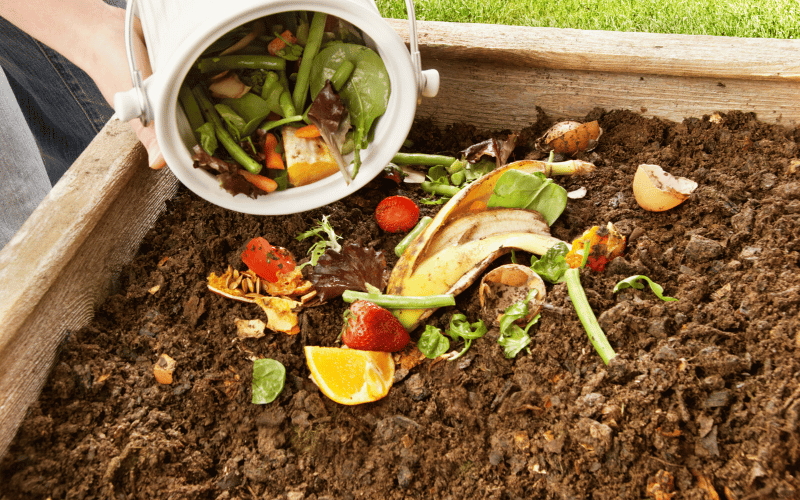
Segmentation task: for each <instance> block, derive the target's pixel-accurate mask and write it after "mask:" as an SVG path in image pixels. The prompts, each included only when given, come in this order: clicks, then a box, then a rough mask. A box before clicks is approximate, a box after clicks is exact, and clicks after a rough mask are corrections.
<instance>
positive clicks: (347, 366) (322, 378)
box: [305, 346, 394, 405]
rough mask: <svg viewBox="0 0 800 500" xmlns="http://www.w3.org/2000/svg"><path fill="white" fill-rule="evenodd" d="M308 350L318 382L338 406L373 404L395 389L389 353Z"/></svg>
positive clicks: (319, 348) (335, 348) (312, 348)
mask: <svg viewBox="0 0 800 500" xmlns="http://www.w3.org/2000/svg"><path fill="white" fill-rule="evenodd" d="M305 351H306V362H307V363H308V368H309V369H310V370H311V377H312V378H313V379H314V382H315V383H316V384H317V386H318V387H319V388H320V390H321V391H322V393H323V394H325V395H326V396H328V397H329V398H331V399H332V400H334V401H336V402H337V403H341V404H344V405H357V404H361V403H371V402H373V401H377V400H379V399H381V398H382V397H384V396H386V395H387V394H388V393H389V389H390V388H391V387H392V381H393V379H394V360H393V359H392V355H391V354H390V353H388V352H378V351H360V350H357V349H340V348H337V347H317V346H306V348H305Z"/></svg>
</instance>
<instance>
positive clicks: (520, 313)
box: [497, 290, 541, 358]
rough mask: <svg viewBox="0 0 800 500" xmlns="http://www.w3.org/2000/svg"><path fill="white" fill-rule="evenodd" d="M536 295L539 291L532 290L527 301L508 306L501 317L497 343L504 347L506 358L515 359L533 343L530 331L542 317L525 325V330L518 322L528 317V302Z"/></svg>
mask: <svg viewBox="0 0 800 500" xmlns="http://www.w3.org/2000/svg"><path fill="white" fill-rule="evenodd" d="M534 293H537V291H536V290H531V293H530V294H528V296H527V297H525V300H523V301H522V302H517V303H516V304H512V305H510V306H508V307H507V308H506V310H505V312H504V313H503V315H502V316H501V317H500V338H498V339H497V343H498V344H500V345H501V346H502V347H503V352H504V353H505V356H506V358H515V357H516V356H517V354H519V353H520V352H521V351H522V350H523V349H525V348H527V347H528V345H530V343H531V336H530V335H529V334H528V330H530V329H531V327H532V326H533V325H535V324H536V323H538V322H539V318H540V317H541V315H539V314H537V315H536V317H534V318H533V319H532V320H531V321H530V322H529V323H528V324H527V325H525V328H522V327H520V326H519V325H518V324H517V323H516V321H517V320H519V319H521V318H524V317H525V316H527V315H528V302H529V301H530V300H531V294H534Z"/></svg>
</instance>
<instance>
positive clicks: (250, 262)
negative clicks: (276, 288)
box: [242, 236, 295, 283]
mask: <svg viewBox="0 0 800 500" xmlns="http://www.w3.org/2000/svg"><path fill="white" fill-rule="evenodd" d="M242 262H244V263H245V265H246V266H247V267H249V268H250V269H252V271H253V272H254V273H256V274H257V275H259V276H261V277H262V278H264V279H265V280H267V281H269V282H270V283H275V282H276V281H278V275H279V274H286V273H288V272H291V271H292V270H293V269H294V266H295V263H294V259H293V258H292V254H290V253H289V251H288V250H286V249H285V248H281V247H275V246H272V245H270V244H269V242H268V241H267V240H265V239H264V238H262V237H260V236H259V237H258V238H253V239H252V240H250V243H248V244H247V248H246V249H245V251H244V252H242Z"/></svg>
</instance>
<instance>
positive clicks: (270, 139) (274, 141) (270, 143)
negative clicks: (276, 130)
mask: <svg viewBox="0 0 800 500" xmlns="http://www.w3.org/2000/svg"><path fill="white" fill-rule="evenodd" d="M277 147H278V138H277V137H275V134H267V136H266V138H265V139H264V152H265V153H267V154H269V153H270V152H274V151H275V148H277Z"/></svg>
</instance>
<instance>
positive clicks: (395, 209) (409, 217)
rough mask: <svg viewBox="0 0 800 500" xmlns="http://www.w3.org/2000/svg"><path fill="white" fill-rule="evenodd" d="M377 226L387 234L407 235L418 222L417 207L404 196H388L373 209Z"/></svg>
mask: <svg viewBox="0 0 800 500" xmlns="http://www.w3.org/2000/svg"><path fill="white" fill-rule="evenodd" d="M375 220H377V221H378V226H380V228H381V229H383V230H384V231H387V232H389V233H407V232H408V231H411V230H412V229H414V226H416V225H417V222H419V207H418V206H417V204H416V203H414V200H412V199H410V198H406V197H405V196H390V197H388V198H385V199H384V200H383V201H381V202H380V203H378V208H376V209H375Z"/></svg>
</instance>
